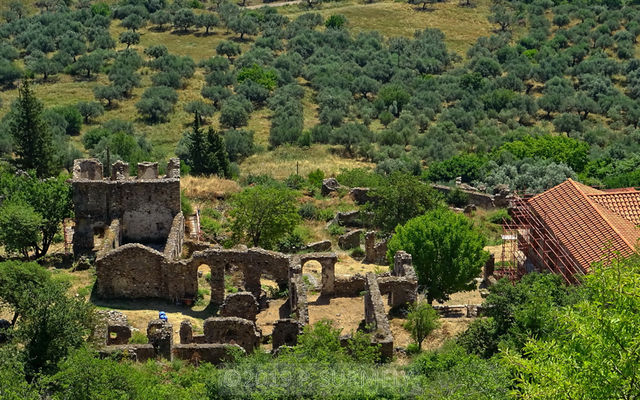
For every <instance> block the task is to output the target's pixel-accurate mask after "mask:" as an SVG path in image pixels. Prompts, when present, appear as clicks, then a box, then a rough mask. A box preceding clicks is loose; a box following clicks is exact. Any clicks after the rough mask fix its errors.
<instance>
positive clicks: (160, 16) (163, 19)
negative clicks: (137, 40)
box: [149, 10, 171, 30]
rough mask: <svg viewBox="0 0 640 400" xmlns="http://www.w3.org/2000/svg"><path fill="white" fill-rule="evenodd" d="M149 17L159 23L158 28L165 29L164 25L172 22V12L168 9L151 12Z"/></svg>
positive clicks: (153, 21) (154, 22)
mask: <svg viewBox="0 0 640 400" xmlns="http://www.w3.org/2000/svg"><path fill="white" fill-rule="evenodd" d="M149 19H150V20H151V22H152V23H153V24H155V25H157V29H158V30H164V29H165V28H164V26H165V25H168V24H170V23H171V14H170V13H169V12H168V11H166V10H158V11H156V12H154V13H153V14H151V16H150V17H149Z"/></svg>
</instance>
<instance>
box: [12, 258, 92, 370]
mask: <svg viewBox="0 0 640 400" xmlns="http://www.w3.org/2000/svg"><path fill="white" fill-rule="evenodd" d="M36 268H40V269H42V267H40V266H39V265H37V264H35V263H20V262H5V263H0V271H2V274H0V286H3V290H2V291H0V299H1V300H2V301H3V302H6V303H7V304H9V306H10V307H11V308H12V309H13V310H14V312H19V314H20V323H19V324H17V325H16V327H17V328H16V329H15V332H14V335H15V338H16V339H17V340H18V341H19V342H20V343H21V344H22V346H23V349H22V350H21V352H22V353H23V357H24V359H25V366H26V372H27V377H28V378H31V379H32V378H34V377H35V376H36V375H38V374H39V373H50V372H52V371H55V369H56V364H57V362H58V361H59V360H61V359H63V358H64V357H65V356H67V355H68V354H69V353H70V351H71V350H72V349H74V348H79V347H81V346H82V345H83V344H84V343H85V338H86V337H87V336H88V335H89V333H90V332H91V330H92V329H93V328H94V327H95V322H96V321H95V319H94V316H93V315H94V314H93V306H92V305H91V304H89V303H88V302H86V301H85V300H84V298H82V297H71V296H68V295H67V293H66V291H67V289H68V286H67V285H66V284H65V283H62V282H61V281H58V280H54V279H53V278H51V274H50V273H48V272H46V271H45V273H40V272H38V271H36ZM17 291H21V293H17Z"/></svg>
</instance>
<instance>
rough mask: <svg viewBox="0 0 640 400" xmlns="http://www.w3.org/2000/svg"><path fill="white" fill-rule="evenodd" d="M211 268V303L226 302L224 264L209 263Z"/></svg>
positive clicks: (219, 303)
mask: <svg viewBox="0 0 640 400" xmlns="http://www.w3.org/2000/svg"><path fill="white" fill-rule="evenodd" d="M209 267H210V268H211V281H209V284H210V285H211V303H213V304H216V305H218V306H220V305H222V303H224V265H209Z"/></svg>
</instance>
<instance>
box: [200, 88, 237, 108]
mask: <svg viewBox="0 0 640 400" xmlns="http://www.w3.org/2000/svg"><path fill="white" fill-rule="evenodd" d="M201 93H202V97H204V98H206V99H209V100H211V101H213V105H214V107H215V108H218V107H220V103H222V102H223V101H224V100H226V99H227V98H229V97H230V96H231V90H229V89H228V88H226V87H224V86H205V87H203V88H202V92H201Z"/></svg>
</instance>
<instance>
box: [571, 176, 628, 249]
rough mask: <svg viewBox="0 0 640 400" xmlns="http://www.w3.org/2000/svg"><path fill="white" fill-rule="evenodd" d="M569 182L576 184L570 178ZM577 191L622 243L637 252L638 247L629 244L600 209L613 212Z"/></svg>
mask: <svg viewBox="0 0 640 400" xmlns="http://www.w3.org/2000/svg"><path fill="white" fill-rule="evenodd" d="M569 180H570V181H571V182H572V183H574V182H573V180H572V179H571V178H569ZM574 187H575V184H574ZM576 189H577V190H578V191H579V192H580V194H582V196H583V197H584V198H585V200H587V202H588V203H589V205H590V206H591V207H593V209H594V210H596V212H597V213H598V215H600V216H601V217H602V219H604V221H605V222H606V223H607V225H609V226H610V227H611V229H613V231H614V232H615V233H616V234H617V235H618V236H619V237H620V239H622V241H623V242H624V243H625V244H626V245H627V246H629V248H630V249H631V251H633V252H635V251H636V246H635V245H633V244H631V243H629V241H628V240H627V237H626V235H623V234H622V233H621V232H620V230H619V229H618V227H617V226H616V225H615V224H612V223H611V221H610V220H609V217H607V216H606V215H605V214H604V213H603V212H602V210H601V209H600V207H603V208H604V209H606V210H607V211H609V212H613V211H610V210H609V209H608V208H606V207H604V206H603V205H601V204H599V203H595V202H594V201H593V200H591V199H590V198H589V195H586V194H585V193H584V192H582V191H581V190H580V189H578V188H577V187H576ZM596 204H597V205H596ZM598 206H600V207H598ZM614 214H615V215H618V214H617V213H614ZM618 216H619V217H620V218H623V217H622V216H620V215H618ZM623 219H624V218H623ZM625 221H626V219H625Z"/></svg>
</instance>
